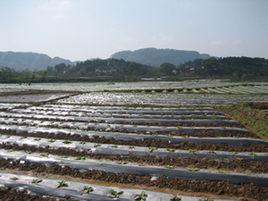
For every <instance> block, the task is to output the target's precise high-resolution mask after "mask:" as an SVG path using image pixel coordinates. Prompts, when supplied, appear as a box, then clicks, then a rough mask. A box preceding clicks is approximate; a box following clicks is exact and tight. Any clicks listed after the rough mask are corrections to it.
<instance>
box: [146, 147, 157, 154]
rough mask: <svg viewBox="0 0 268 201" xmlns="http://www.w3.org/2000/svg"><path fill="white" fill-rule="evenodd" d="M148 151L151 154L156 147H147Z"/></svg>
mask: <svg viewBox="0 0 268 201" xmlns="http://www.w3.org/2000/svg"><path fill="white" fill-rule="evenodd" d="M148 149H149V152H150V153H153V152H154V151H155V150H157V148H156V147H148Z"/></svg>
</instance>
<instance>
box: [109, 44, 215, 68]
mask: <svg viewBox="0 0 268 201" xmlns="http://www.w3.org/2000/svg"><path fill="white" fill-rule="evenodd" d="M209 57H210V55H208V54H200V53H199V52H197V51H186V50H175V49H156V48H144V49H139V50H135V51H129V50H127V51H121V52H117V53H115V54H113V55H112V56H111V58H114V59H123V60H125V61H133V62H137V63H141V64H145V65H151V66H160V65H161V64H162V63H172V64H175V65H179V64H183V63H185V62H188V61H193V60H195V59H207V58H209Z"/></svg>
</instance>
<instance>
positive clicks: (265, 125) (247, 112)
mask: <svg viewBox="0 0 268 201" xmlns="http://www.w3.org/2000/svg"><path fill="white" fill-rule="evenodd" d="M255 104H257V103H255ZM216 109H217V110H219V111H221V112H223V113H225V114H226V115H227V116H229V117H230V118H232V119H234V120H236V121H239V122H240V123H241V124H242V125H244V126H245V127H246V128H247V129H248V130H250V131H251V132H253V133H255V134H256V135H257V136H259V137H261V138H263V139H266V140H268V115H267V114H266V113H265V112H263V111H261V110H259V109H255V108H252V107H251V106H250V104H246V103H244V104H239V105H233V106H219V107H217V108H216Z"/></svg>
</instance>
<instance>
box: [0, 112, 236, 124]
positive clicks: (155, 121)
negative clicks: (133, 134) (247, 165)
mask: <svg viewBox="0 0 268 201" xmlns="http://www.w3.org/2000/svg"><path fill="white" fill-rule="evenodd" d="M0 117H1V118H19V119H30V120H31V119H32V120H34V119H37V120H43V121H64V122H67V121H68V122H77V123H80V122H87V123H108V124H126V125H148V126H173V127H174V126H203V127H205V126H218V127H220V126H221V127H239V126H240V127H241V124H240V123H239V122H237V121H234V120H229V119H224V120H223V119H220V120H217V119H146V118H132V119H126V118H113V117H112V118H111V117H110V118H104V117H75V116H74V117H73V116H63V115H61V116H55V115H54V114H53V115H51V114H46V115H45V114H38V115H36V114H31V113H28V114H22V113H9V112H0Z"/></svg>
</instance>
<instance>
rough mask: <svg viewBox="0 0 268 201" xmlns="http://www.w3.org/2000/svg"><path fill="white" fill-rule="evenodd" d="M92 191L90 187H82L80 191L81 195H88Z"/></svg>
mask: <svg viewBox="0 0 268 201" xmlns="http://www.w3.org/2000/svg"><path fill="white" fill-rule="evenodd" d="M93 191H94V189H93V188H92V187H91V186H84V188H83V190H82V193H84V194H89V193H91V192H93Z"/></svg>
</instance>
